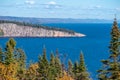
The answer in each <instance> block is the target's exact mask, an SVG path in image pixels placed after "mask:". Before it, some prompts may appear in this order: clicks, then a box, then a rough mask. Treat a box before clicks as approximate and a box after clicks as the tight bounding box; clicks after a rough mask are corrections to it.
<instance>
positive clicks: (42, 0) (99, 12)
mask: <svg viewBox="0 0 120 80" xmlns="http://www.w3.org/2000/svg"><path fill="white" fill-rule="evenodd" d="M115 14H116V15H117V18H118V19H120V0H0V16H17V17H36V18H75V19H108V20H109V19H110V20H111V19H113V18H114V15H115Z"/></svg>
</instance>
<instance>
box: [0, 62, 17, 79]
mask: <svg viewBox="0 0 120 80" xmlns="http://www.w3.org/2000/svg"><path fill="white" fill-rule="evenodd" d="M17 67H18V66H17V63H10V64H9V65H5V64H3V63H0V79H2V80H18V79H17V78H16V74H17Z"/></svg>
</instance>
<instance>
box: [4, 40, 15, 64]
mask: <svg viewBox="0 0 120 80" xmlns="http://www.w3.org/2000/svg"><path fill="white" fill-rule="evenodd" d="M15 46H16V42H15V40H14V39H13V38H10V39H9V41H8V42H7V44H6V48H5V50H6V52H5V64H6V65H9V64H10V63H12V62H14V49H15Z"/></svg>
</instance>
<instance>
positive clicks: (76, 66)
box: [73, 61, 79, 78]
mask: <svg viewBox="0 0 120 80" xmlns="http://www.w3.org/2000/svg"><path fill="white" fill-rule="evenodd" d="M78 67H79V64H78V62H77V61H76V62H75V63H74V67H73V73H74V77H75V78H76V77H77V76H76V75H77V73H78Z"/></svg>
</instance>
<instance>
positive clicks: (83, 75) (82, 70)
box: [77, 52, 90, 80]
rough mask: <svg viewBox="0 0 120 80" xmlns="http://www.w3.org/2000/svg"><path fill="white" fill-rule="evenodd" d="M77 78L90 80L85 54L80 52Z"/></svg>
mask: <svg viewBox="0 0 120 80" xmlns="http://www.w3.org/2000/svg"><path fill="white" fill-rule="evenodd" d="M77 80H90V77H89V73H88V72H87V69H86V65H85V61H84V55H83V53H82V52H81V53H80V63H79V67H78V73H77Z"/></svg>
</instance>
